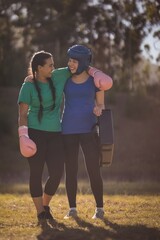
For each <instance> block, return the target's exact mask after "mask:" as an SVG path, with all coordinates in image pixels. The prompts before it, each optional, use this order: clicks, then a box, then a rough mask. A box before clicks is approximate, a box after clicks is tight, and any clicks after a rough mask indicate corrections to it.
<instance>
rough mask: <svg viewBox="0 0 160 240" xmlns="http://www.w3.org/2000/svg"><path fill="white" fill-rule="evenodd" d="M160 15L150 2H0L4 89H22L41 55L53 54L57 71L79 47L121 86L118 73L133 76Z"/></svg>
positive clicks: (0, 63)
mask: <svg viewBox="0 0 160 240" xmlns="http://www.w3.org/2000/svg"><path fill="white" fill-rule="evenodd" d="M158 9H159V2H158V1H151V0H150V1H149V2H148V1H146V0H143V1H141V3H140V2H139V1H138V0H136V1H133V0H131V1H120V2H116V1H105V0H98V1H91V0H77V1H76V4H75V1H73V0H68V1H66V0H61V1H57V0H56V1H49V0H46V1H44V0H36V1H28V0H24V1H20V0H18V1H9V0H6V1H1V2H0V76H1V77H0V85H1V86H17V85H19V83H20V80H21V79H22V78H23V77H24V76H25V75H26V70H27V69H26V68H27V65H28V62H29V58H30V56H31V55H32V53H33V52H35V51H37V50H42V49H44V50H46V51H49V52H52V53H53V55H54V57H55V65H56V67H61V66H65V65H66V63H67V58H66V51H67V48H68V46H70V45H72V44H75V43H79V44H81V43H82V44H87V45H88V46H89V47H91V48H92V50H93V55H94V58H93V63H94V64H95V65H96V66H97V67H100V68H101V69H102V70H103V71H106V72H108V73H109V74H111V76H112V77H113V78H115V77H117V78H118V79H119V80H120V83H121V81H122V78H119V75H118V73H117V69H118V68H123V70H124V69H126V71H128V72H131V68H132V67H131V66H132V65H134V64H135V63H136V62H137V61H138V57H137V55H138V54H139V53H140V52H141V49H140V47H141V43H142V41H143V39H144V37H145V36H146V35H147V30H148V31H150V29H151V28H152V26H154V25H156V24H157V23H159V11H158ZM113 13H114V14H113ZM148 26H149V27H148ZM125 84H127V82H125Z"/></svg>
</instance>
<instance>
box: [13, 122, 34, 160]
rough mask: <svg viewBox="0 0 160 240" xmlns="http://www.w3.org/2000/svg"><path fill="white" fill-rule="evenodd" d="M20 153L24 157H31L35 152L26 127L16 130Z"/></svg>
mask: <svg viewBox="0 0 160 240" xmlns="http://www.w3.org/2000/svg"><path fill="white" fill-rule="evenodd" d="M18 135H19V146H20V152H21V154H22V155H23V156H24V157H32V156H33V155H34V154H35V153H36V152H37V146H36V144H35V143H34V142H33V141H32V140H31V139H30V138H29V136H28V127H27V126H20V127H19V128H18Z"/></svg>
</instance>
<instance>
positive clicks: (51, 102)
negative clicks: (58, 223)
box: [18, 51, 70, 222]
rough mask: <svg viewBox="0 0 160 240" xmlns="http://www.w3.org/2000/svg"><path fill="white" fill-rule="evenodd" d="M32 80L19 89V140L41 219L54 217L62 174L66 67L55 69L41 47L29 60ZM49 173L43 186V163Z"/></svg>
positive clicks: (49, 56) (67, 74) (50, 58)
mask: <svg viewBox="0 0 160 240" xmlns="http://www.w3.org/2000/svg"><path fill="white" fill-rule="evenodd" d="M30 67H31V74H32V75H33V82H24V83H23V84H22V87H21V90H20V92H19V97H18V104H19V119H18V123H19V128H18V132H19V137H20V138H19V139H20V140H19V141H20V150H21V153H22V155H23V156H25V157H27V160H28V163H29V168H30V182H29V185H30V193H31V197H32V199H33V202H34V204H35V207H36V210H37V217H38V221H39V222H40V221H41V220H44V219H53V216H52V215H51V213H50V208H49V202H50V200H51V198H52V196H53V195H54V194H55V192H56V190H57V188H58V185H59V183H60V180H61V176H62V174H63V167H64V151H63V143H62V136H61V125H60V105H61V101H62V94H63V88H64V84H65V81H66V80H67V78H68V77H69V75H70V73H69V71H68V69H67V68H64V69H61V70H55V71H54V74H53V70H54V61H53V57H52V55H51V54H50V53H47V52H44V51H40V52H37V53H35V54H34V55H33V57H32V58H31V62H30ZM45 163H46V165H47V168H48V173H49V177H48V179H47V181H46V183H45V186H44V192H43V190H42V173H43V169H44V164H45Z"/></svg>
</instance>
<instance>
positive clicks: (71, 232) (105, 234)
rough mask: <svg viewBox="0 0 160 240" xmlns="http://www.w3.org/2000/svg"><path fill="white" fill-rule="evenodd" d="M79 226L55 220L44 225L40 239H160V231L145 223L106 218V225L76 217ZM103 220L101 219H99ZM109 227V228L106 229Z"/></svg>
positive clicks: (38, 237)
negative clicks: (116, 221) (124, 222)
mask: <svg viewBox="0 0 160 240" xmlns="http://www.w3.org/2000/svg"><path fill="white" fill-rule="evenodd" d="M75 221H76V222H77V225H78V227H68V226H66V225H65V224H63V223H58V222H57V221H55V220H53V221H52V222H50V223H45V224H44V225H42V226H41V227H42V232H41V233H40V234H39V235H38V236H37V239H38V240H44V239H47V240H159V239H160V231H159V230H158V229H155V228H148V227H146V226H144V225H134V226H129V225H118V224H116V223H112V222H110V221H109V220H108V219H106V218H105V219H104V220H103V221H104V223H105V225H106V227H100V226H95V225H93V224H92V223H89V222H86V221H84V220H82V219H80V218H78V217H77V218H76V219H75ZM98 221H101V220H98ZM106 228H107V229H106Z"/></svg>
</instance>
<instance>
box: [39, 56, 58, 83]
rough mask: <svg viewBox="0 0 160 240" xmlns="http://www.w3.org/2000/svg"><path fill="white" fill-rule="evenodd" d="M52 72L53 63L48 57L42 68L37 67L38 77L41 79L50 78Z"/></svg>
mask: <svg viewBox="0 0 160 240" xmlns="http://www.w3.org/2000/svg"><path fill="white" fill-rule="evenodd" d="M53 70H54V61H53V58H52V57H50V58H47V59H46V60H45V64H44V65H43V66H41V65H39V66H38V75H39V76H41V78H50V77H51V74H52V71H53Z"/></svg>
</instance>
